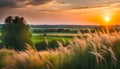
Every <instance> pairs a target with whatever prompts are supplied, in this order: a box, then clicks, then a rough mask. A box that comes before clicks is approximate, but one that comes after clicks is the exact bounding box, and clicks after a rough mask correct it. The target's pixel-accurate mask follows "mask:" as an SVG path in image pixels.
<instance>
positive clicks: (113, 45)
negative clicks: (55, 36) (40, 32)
mask: <svg viewBox="0 0 120 69" xmlns="http://www.w3.org/2000/svg"><path fill="white" fill-rule="evenodd" d="M119 35H120V32H116V31H115V32H114V33H105V32H104V31H103V32H95V33H91V32H89V33H88V34H87V38H85V37H83V36H82V34H81V33H80V32H79V36H80V37H81V38H78V36H74V37H73V38H72V40H70V41H69V45H68V46H67V47H64V46H63V44H62V43H61V42H59V41H58V42H57V43H58V45H59V47H58V48H56V49H47V50H46V51H37V50H36V49H32V48H31V47H30V46H29V45H28V44H26V47H27V50H25V51H15V50H8V49H5V48H4V49H1V50H0V59H1V61H0V69H120V36H119Z"/></svg>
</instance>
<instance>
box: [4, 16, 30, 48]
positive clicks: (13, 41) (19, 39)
mask: <svg viewBox="0 0 120 69" xmlns="http://www.w3.org/2000/svg"><path fill="white" fill-rule="evenodd" d="M31 37H32V35H31V33H30V32H29V26H28V25H27V24H26V22H25V20H24V18H23V17H18V16H16V17H14V18H13V17H12V16H9V17H7V18H6V19H5V24H4V25H3V27H2V43H3V45H4V46H5V47H6V48H10V49H11V48H12V49H15V50H25V48H26V47H25V46H26V43H27V44H29V45H32V41H31Z"/></svg>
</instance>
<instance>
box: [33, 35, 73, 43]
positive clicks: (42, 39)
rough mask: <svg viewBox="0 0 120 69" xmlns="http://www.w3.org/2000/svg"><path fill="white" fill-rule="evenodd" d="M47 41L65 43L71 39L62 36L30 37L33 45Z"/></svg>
mask: <svg viewBox="0 0 120 69" xmlns="http://www.w3.org/2000/svg"><path fill="white" fill-rule="evenodd" d="M46 39H47V41H49V42H50V41H52V40H57V41H62V40H63V39H64V40H65V41H69V40H70V39H72V37H63V36H46V37H44V36H33V37H32V41H33V43H34V44H36V43H38V42H41V41H45V40H46Z"/></svg>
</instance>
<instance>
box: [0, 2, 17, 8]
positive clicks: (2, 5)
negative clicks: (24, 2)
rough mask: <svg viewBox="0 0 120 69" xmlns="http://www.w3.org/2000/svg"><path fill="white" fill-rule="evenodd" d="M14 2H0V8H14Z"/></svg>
mask: <svg viewBox="0 0 120 69" xmlns="http://www.w3.org/2000/svg"><path fill="white" fill-rule="evenodd" d="M15 4H16V3H15V2H14V0H0V8H4V7H15Z"/></svg>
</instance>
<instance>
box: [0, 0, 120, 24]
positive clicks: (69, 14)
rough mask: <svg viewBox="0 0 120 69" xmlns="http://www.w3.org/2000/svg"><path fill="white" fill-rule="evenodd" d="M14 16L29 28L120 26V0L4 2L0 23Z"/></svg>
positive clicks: (18, 0)
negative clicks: (24, 20)
mask: <svg viewBox="0 0 120 69" xmlns="http://www.w3.org/2000/svg"><path fill="white" fill-rule="evenodd" d="M10 15H11V16H23V17H24V18H25V19H26V21H27V23H29V24H43V25H45V24H50V25H51V24H52V25H53V24H58V25H59V24H65V25H72V24H76V25H101V24H105V23H106V22H107V23H109V24H120V0H0V23H3V21H4V18H5V17H7V16H10ZM106 19H109V21H106Z"/></svg>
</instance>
